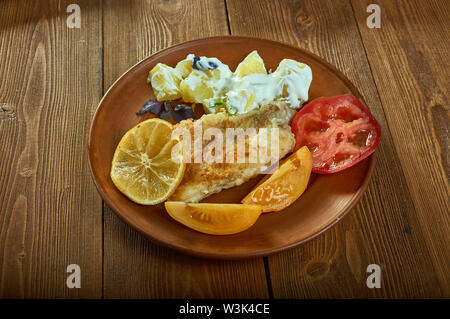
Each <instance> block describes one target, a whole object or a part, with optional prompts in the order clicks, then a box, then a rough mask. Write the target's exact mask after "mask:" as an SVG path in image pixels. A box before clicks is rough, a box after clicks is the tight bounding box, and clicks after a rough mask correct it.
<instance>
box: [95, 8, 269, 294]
mask: <svg viewBox="0 0 450 319" xmlns="http://www.w3.org/2000/svg"><path fill="white" fill-rule="evenodd" d="M103 11H104V47H105V52H104V84H105V89H106V88H108V87H109V86H110V85H111V84H112V83H113V82H114V81H115V79H116V78H117V77H118V76H120V75H121V74H122V73H123V72H124V71H126V70H127V69H128V68H129V67H130V66H132V65H133V64H135V63H136V62H137V61H139V60H141V59H143V58H145V57H147V56H149V55H151V54H152V53H154V52H156V51H158V50H160V49H163V48H166V47H168V46H171V45H173V44H175V43H178V42H181V41H186V40H190V39H195V38H200V37H206V36H212V35H223V34H228V27H227V22H226V15H225V6H224V2H223V1H210V0H196V1H190V2H184V1H147V2H131V3H128V2H127V3H125V2H122V1H108V2H106V3H105V6H104V9H103ZM104 233H105V237H104V249H105V250H104V296H105V297H106V298H120V297H127V298H133V297H135V298H143V297H147V298H187V297H188V298H196V297H198V298H211V297H216V298H220V297H235V298H243V297H247V298H250V297H255V298H256V297H267V296H268V290H267V285H266V278H265V271H264V264H263V259H262V258H258V259H254V260H250V261H239V262H221V261H210V260H205V259H199V258H192V257H188V256H183V255H180V254H178V253H175V252H173V251H170V250H168V249H165V248H162V247H160V246H157V245H155V244H153V243H151V242H150V241H148V240H146V239H145V238H143V237H142V236H140V235H139V234H137V233H135V232H134V231H133V230H131V229H130V228H129V227H128V226H126V225H124V224H123V223H122V222H121V221H119V219H118V218H117V217H116V216H115V215H114V214H113V213H112V212H111V210H110V209H109V208H107V207H105V215H104Z"/></svg>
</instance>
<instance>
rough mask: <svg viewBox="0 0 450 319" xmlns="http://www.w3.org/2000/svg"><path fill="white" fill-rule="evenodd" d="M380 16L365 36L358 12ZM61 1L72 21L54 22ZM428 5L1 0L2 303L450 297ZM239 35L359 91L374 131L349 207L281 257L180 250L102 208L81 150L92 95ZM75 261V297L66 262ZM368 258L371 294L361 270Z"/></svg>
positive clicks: (442, 42) (433, 23)
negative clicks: (375, 275) (149, 66)
mask: <svg viewBox="0 0 450 319" xmlns="http://www.w3.org/2000/svg"><path fill="white" fill-rule="evenodd" d="M373 2H376V3H377V4H379V6H380V8H381V28H380V29H369V28H368V27H367V25H366V19H367V17H368V16H369V13H367V12H366V8H367V6H368V5H369V4H370V3H373ZM71 3H78V4H79V5H80V7H81V28H80V29H69V28H68V27H67V26H66V19H67V16H68V13H66V8H67V6H68V5H69V4H71ZM449 10H450V5H449V2H448V1H447V0H441V1H422V0H414V1H406V0H405V1H390V0H377V1H372V0H361V1H360V0H352V1H347V0H342V1H334V0H333V1H332V0H329V1H326V0H320V1H316V0H314V1H313V0H309V1H306V0H305V1H282V0H251V1H240V0H225V1H224V0H190V1H181V0H178V1H175V0H149V1H137V0H132V1H120V0H113V1H109V0H103V1H101V0H95V1H94V0H93V1H79V0H77V1H75V0H65V1H31V0H30V1H14V0H1V1H0V297H19V298H22V297H24V298H34V297H69V298H72V297H85V298H101V297H104V298H122V297H126V298H134V297H136V298H141V297H147V298H166V297H169V298H185V297H189V298H212V297H215V298H221V297H236V298H259V297H261V298H272V297H273V298H317V297H321V298H342V297H359V298H373V297H375V298H379V297H388V298H391V297H394V298H399V297H446V298H448V297H449V296H450V276H449V265H450V253H449V245H448V244H449V230H450V227H449V226H450V218H449V212H450V204H449V193H450V192H449V149H450V142H449V106H448V98H449V96H448V95H449V92H448V88H449V74H450V73H449V49H450V48H449V43H450V41H449V40H450V39H449V34H450V33H449V31H450V30H449V22H450V14H449ZM227 34H236V35H250V36H257V37H264V38H269V39H275V40H279V41H282V42H286V43H290V44H294V45H296V46H299V47H302V48H305V49H307V50H309V51H311V52H313V53H315V54H317V55H319V56H321V57H322V58H324V59H326V60H327V61H329V62H330V63H332V64H334V65H335V66H336V67H337V68H338V69H339V70H341V71H342V72H343V73H344V74H345V75H346V76H347V77H348V78H349V79H350V80H351V81H352V82H353V83H354V84H355V85H356V86H357V87H358V89H359V90H360V91H361V93H362V94H363V96H364V98H365V100H366V102H367V104H368V105H369V107H370V109H371V111H372V112H373V114H374V115H375V117H376V118H377V119H378V121H379V122H380V124H381V127H382V130H383V139H382V142H381V145H380V147H379V151H378V158H377V165H376V169H375V173H374V176H373V178H372V181H371V183H370V186H369V188H368V190H367V192H366V193H365V195H364V196H363V198H362V200H361V201H360V203H359V204H358V205H357V206H356V207H355V208H354V209H353V211H352V212H350V213H349V214H348V215H347V216H346V217H345V218H344V219H343V220H342V221H341V222H340V223H339V224H337V225H336V226H335V227H333V228H332V229H330V230H328V231H327V232H325V233H324V234H322V235H321V236H319V237H317V238H315V239H314V240H312V241H310V242H308V243H306V244H304V245H302V246H300V247H297V248H294V249H291V250H288V251H286V252H283V253H280V254H277V255H274V256H270V257H265V258H256V259H251V260H246V261H225V262H224V261H212V260H205V259H199V258H194V257H189V256H184V255H180V254H178V253H175V252H173V251H171V250H168V249H166V248H163V247H160V246H157V245H155V244H153V243H152V242H150V241H148V240H146V239H145V238H143V237H142V236H140V235H139V234H137V233H136V232H134V231H133V230H131V229H130V228H129V227H128V226H127V225H125V224H123V223H122V222H121V221H119V219H118V218H117V217H116V216H115V215H114V214H113V213H112V211H111V210H110V209H109V208H108V207H107V206H106V205H104V204H103V203H102V200H101V198H100V196H99V195H98V193H97V191H96V189H95V186H94V184H93V182H92V180H91V177H90V173H89V169H88V164H87V154H86V140H87V134H88V128H89V124H90V121H91V118H92V116H93V113H94V111H95V109H96V106H97V104H98V102H99V100H100V99H101V97H102V95H103V94H104V93H105V91H106V90H107V89H108V87H109V86H110V85H111V84H112V83H113V82H114V81H115V79H116V78H117V77H119V76H120V75H121V74H122V73H123V72H124V71H126V70H127V69H128V68H129V67H130V66H132V65H133V64H135V63H136V62H137V61H139V60H141V59H144V58H145V57H147V56H149V55H151V54H152V53H154V52H156V51H158V50H161V49H163V48H166V47H169V46H171V45H173V44H176V43H178V42H182V41H186V40H191V39H196V38H201V37H207V36H213V35H227ZM72 263H75V264H78V265H80V267H81V274H82V275H81V278H82V280H81V288H80V289H68V288H67V287H66V278H67V276H68V274H67V273H66V267H67V265H69V264H72ZM372 263H376V264H379V265H381V268H382V280H381V288H380V289H369V288H367V286H366V278H367V276H368V274H367V273H366V267H367V265H369V264H372Z"/></svg>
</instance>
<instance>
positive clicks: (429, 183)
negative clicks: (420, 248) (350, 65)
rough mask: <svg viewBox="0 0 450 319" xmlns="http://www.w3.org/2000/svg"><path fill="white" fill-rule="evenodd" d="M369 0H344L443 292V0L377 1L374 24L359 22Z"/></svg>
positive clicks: (449, 206) (447, 285) (449, 67)
mask: <svg viewBox="0 0 450 319" xmlns="http://www.w3.org/2000/svg"><path fill="white" fill-rule="evenodd" d="M369 3H370V2H368V1H352V4H353V7H354V10H355V14H356V17H357V20H358V24H359V28H360V30H361V35H362V39H363V41H364V45H365V47H366V50H367V54H368V57H369V63H370V66H371V68H372V70H373V75H374V79H375V83H376V86H377V88H378V91H379V92H380V98H381V103H382V105H383V108H384V110H385V113H386V118H387V120H388V123H389V127H391V132H392V137H393V140H394V144H395V147H396V149H397V153H398V154H399V159H400V163H401V165H402V167H403V171H404V173H405V177H406V182H407V184H408V187H409V189H410V193H411V196H412V200H413V202H414V205H415V207H416V214H417V219H418V224H419V225H418V226H419V227H420V229H421V230H422V232H423V241H424V243H425V244H426V247H427V248H428V251H429V253H430V263H431V264H432V265H433V269H434V270H435V272H436V275H437V276H438V279H439V284H440V287H441V289H442V290H443V291H446V293H447V296H449V295H450V276H449V270H450V269H449V264H450V252H449V250H448V249H446V248H447V247H446V246H447V244H448V243H449V242H450V232H449V230H450V200H449V198H450V188H449V178H450V174H449V169H450V163H449V149H450V141H449V128H450V124H449V123H450V110H449V84H450V83H449V74H450V72H449V71H450V64H449V61H450V59H449V57H450V56H449V52H450V29H449V25H448V22H449V21H450V6H449V2H448V1H445V0H444V1H419V0H415V1H379V2H378V4H379V6H380V8H381V21H382V26H381V28H380V29H369V28H367V27H365V26H366V14H363V12H364V9H365V8H366V7H367V5H368V4H369ZM386 79H389V80H386Z"/></svg>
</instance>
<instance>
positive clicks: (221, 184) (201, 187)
mask: <svg viewBox="0 0 450 319" xmlns="http://www.w3.org/2000/svg"><path fill="white" fill-rule="evenodd" d="M294 114H295V111H294V110H292V109H291V108H289V107H288V106H287V105H286V104H285V103H272V104H267V105H264V106H262V107H261V108H260V109H259V110H255V111H252V112H249V113H246V114H242V115H233V116H229V115H227V114H225V113H216V114H207V115H203V116H202V117H201V118H200V119H198V120H197V121H196V122H198V121H201V125H202V129H203V132H205V131H206V129H208V128H217V129H219V130H220V131H221V132H223V136H226V133H225V131H226V129H227V128H242V129H244V130H246V129H248V128H255V129H256V130H258V129H260V128H268V129H270V128H278V129H279V130H278V132H279V143H278V144H279V152H278V158H276V160H279V159H281V158H283V157H284V156H285V155H286V154H288V153H290V152H291V151H292V150H293V149H294V146H295V138H294V135H293V134H292V132H291V128H290V126H289V124H290V122H291V120H292V118H293V116H294ZM198 124H199V123H197V125H198ZM175 128H183V129H186V130H189V132H190V134H191V138H192V139H191V141H192V144H191V145H192V149H194V146H193V144H194V121H193V120H192V119H189V120H185V121H181V122H180V123H178V124H177V125H176V126H175ZM225 144H226V143H225V142H224V143H223V148H224V149H223V154H224V158H225V152H226V150H225ZM245 144H246V149H245V162H244V163H242V162H241V163H236V162H234V163H229V162H228V163H227V162H224V163H215V162H213V163H207V162H205V161H202V162H201V163H194V156H195V155H194V152H191V153H192V154H191V160H190V163H186V171H185V174H184V177H183V180H182V181H181V183H180V185H179V186H178V187H177V189H176V190H175V193H174V194H172V196H171V197H170V200H174V201H184V202H198V201H200V200H202V199H203V198H205V197H208V196H209V195H212V194H215V193H218V192H220V191H221V190H223V189H227V188H231V187H234V186H238V185H240V184H242V183H244V182H246V181H248V180H249V179H251V178H254V177H256V176H257V175H258V174H260V173H261V171H262V170H264V169H265V168H267V165H266V164H267V163H260V160H259V158H258V160H256V161H253V162H251V159H249V156H250V153H249V148H248V147H249V138H248V137H246V139H245ZM269 145H270V143H269ZM263 146H264V145H263ZM257 147H258V149H259V148H260V147H261V146H260V145H259V144H258V146H257ZM234 152H235V154H234V156H235V158H237V155H236V152H237V146H236V145H235V147H234ZM241 154H242V153H241ZM231 156H233V155H231Z"/></svg>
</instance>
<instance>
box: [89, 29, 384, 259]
mask: <svg viewBox="0 0 450 319" xmlns="http://www.w3.org/2000/svg"><path fill="white" fill-rule="evenodd" d="M253 50H258V53H259V54H260V55H261V57H262V58H263V60H264V62H265V65H266V68H267V69H268V70H269V69H272V70H275V69H276V68H277V66H278V63H279V62H280V61H281V60H282V59H284V58H289V59H294V60H297V61H301V62H304V63H306V64H308V65H309V66H310V67H311V69H312V73H313V81H312V84H311V88H310V90H309V98H310V100H312V99H315V98H317V97H320V96H334V95H340V94H345V93H351V94H353V95H354V96H356V97H357V98H359V99H362V97H361V95H360V94H359V92H358V90H357V89H356V88H355V87H354V86H353V85H352V84H351V83H350V81H349V80H348V79H347V78H346V77H345V76H344V75H343V74H342V73H340V72H339V71H338V70H336V68H334V67H333V66H332V65H330V64H328V63H327V62H325V61H324V60H322V59H321V58H319V57H317V56H315V55H313V54H311V53H309V52H307V51H305V50H302V49H299V48H297V47H294V46H290V45H287V44H283V43H279V42H275V41H270V40H264V39H257V38H249V37H240V36H224V37H213V38H206V39H199V40H194V41H189V42H185V43H181V44H177V45H175V46H173V47H170V48H168V49H165V50H162V51H160V52H158V53H156V54H154V55H152V56H150V57H148V58H146V59H145V60H143V61H141V62H139V63H138V64H136V65H135V66H133V67H132V68H131V69H130V70H128V71H127V72H126V73H125V74H124V75H122V76H121V77H120V78H119V79H118V80H117V81H116V82H115V83H114V84H113V85H112V86H111V88H110V89H109V90H108V92H107V93H106V94H105V96H104V97H103V99H102V100H101V102H100V104H99V106H98V109H97V111H96V113H95V116H94V118H93V121H92V124H91V129H90V132H89V143H88V151H89V163H90V167H91V172H92V176H93V178H94V181H95V184H96V186H97V188H98V191H99V192H100V194H101V196H102V197H103V199H104V200H105V202H106V203H107V205H108V206H109V207H111V208H112V209H113V210H114V211H115V212H116V214H117V215H118V216H119V217H120V218H121V219H122V220H123V221H125V222H126V223H127V224H129V225H130V226H131V227H133V228H134V229H136V230H137V231H138V232H140V233H141V234H143V235H144V236H146V237H148V238H150V239H152V240H154V241H156V242H158V243H160V244H163V245H165V246H168V247H170V248H173V249H175V250H178V251H181V252H184V253H187V254H192V255H197V256H202V257H209V258H221V259H239V258H246V257H255V256H263V255H268V254H272V253H275V252H279V251H282V250H284V249H287V248H290V247H293V246H296V245H299V244H301V243H304V242H305V241H307V240H310V239H311V238H313V237H315V236H317V235H319V234H320V233H322V232H324V231H325V230H327V229H328V228H330V227H331V226H332V225H334V224H335V223H336V222H337V221H339V220H340V219H341V218H342V217H343V216H344V215H345V214H346V213H347V212H348V211H349V210H350V209H351V208H352V207H353V206H354V205H355V204H356V203H357V201H358V200H359V198H360V197H361V195H362V194H363V192H364V191H365V189H366V188H367V184H368V182H369V179H370V176H371V174H372V170H373V167H374V164H375V159H374V156H370V157H369V158H367V159H366V160H364V161H362V162H360V163H359V164H357V165H355V166H353V167H352V168H350V169H347V170H345V171H343V172H341V173H337V174H332V175H314V174H313V175H312V178H311V182H310V185H309V186H308V189H307V190H306V191H305V193H304V194H303V195H302V196H301V197H300V198H299V199H298V200H297V201H296V202H295V203H294V204H292V205H291V206H289V207H288V208H286V209H285V210H283V211H281V212H276V213H268V214H263V215H261V217H260V218H259V219H258V221H257V222H256V223H255V225H253V226H252V227H250V228H249V229H248V230H246V231H244V232H241V233H238V234H235V235H227V236H214V235H207V234H203V233H200V232H197V231H195V230H192V229H190V228H188V227H186V226H184V225H182V224H180V223H178V222H177V221H175V220H173V219H172V218H171V217H170V216H169V215H168V214H167V213H166V211H165V209H164V206H163V205H162V204H161V205H157V206H141V205H138V204H135V203H134V202H132V201H130V200H129V199H128V198H127V197H125V196H124V195H122V194H121V193H120V192H119V190H118V189H117V188H116V187H115V186H114V184H113V182H112V180H111V178H110V176H109V172H110V169H111V160H112V157H113V154H114V151H115V149H116V146H117V144H118V142H119V141H120V138H121V137H122V136H123V134H124V133H125V132H127V131H128V130H129V129H130V128H132V127H133V126H135V125H136V124H137V123H138V122H140V121H142V120H143V118H142V117H139V116H137V115H136V112H137V111H138V110H139V109H140V108H141V107H142V105H143V104H144V103H145V102H146V101H148V100H149V99H152V98H154V95H153V92H152V89H151V87H150V85H149V84H147V75H148V72H149V71H150V70H151V69H152V68H153V66H155V65H156V64H157V63H158V62H162V63H165V64H167V65H170V66H175V65H176V63H177V62H178V61H180V60H182V59H184V58H185V57H186V55H188V54H189V53H194V54H196V55H200V56H209V57H217V58H218V59H219V60H221V61H222V62H223V63H225V64H228V65H229V67H230V69H231V70H235V68H236V66H237V65H238V64H239V62H240V61H242V60H243V59H244V58H245V57H246V56H247V54H248V53H250V52H251V51H253ZM261 177H262V175H261ZM261 177H257V178H255V179H253V180H251V181H249V182H247V183H245V184H243V185H241V186H238V187H234V188H231V189H228V190H224V191H222V192H220V193H218V194H215V195H213V196H210V197H208V198H206V199H204V200H203V202H219V203H240V200H241V199H242V198H243V197H244V196H245V195H246V194H248V193H249V191H250V190H251V189H252V188H253V186H254V185H255V184H256V183H257V182H258V180H259V179H260V178H261Z"/></svg>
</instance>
